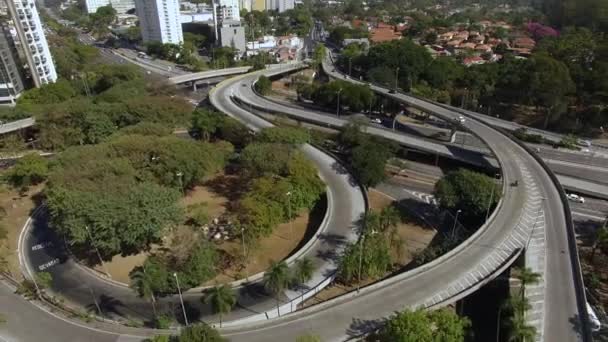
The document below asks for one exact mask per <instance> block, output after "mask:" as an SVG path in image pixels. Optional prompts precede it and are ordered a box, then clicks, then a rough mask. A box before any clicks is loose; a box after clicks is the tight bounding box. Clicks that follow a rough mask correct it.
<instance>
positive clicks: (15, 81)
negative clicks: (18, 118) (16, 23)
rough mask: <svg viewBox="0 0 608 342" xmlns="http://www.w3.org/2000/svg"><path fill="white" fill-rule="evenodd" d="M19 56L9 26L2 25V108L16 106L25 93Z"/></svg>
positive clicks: (0, 68) (0, 53) (0, 60)
mask: <svg viewBox="0 0 608 342" xmlns="http://www.w3.org/2000/svg"><path fill="white" fill-rule="evenodd" d="M23 90H24V88H23V79H22V74H21V68H20V63H19V56H18V54H17V49H16V48H15V42H14V40H13V36H12V34H11V32H10V28H9V27H8V25H6V24H4V23H0V106H2V105H14V104H15V103H16V101H17V98H18V97H19V96H20V95H21V92H23Z"/></svg>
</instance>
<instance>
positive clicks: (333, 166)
mask: <svg viewBox="0 0 608 342" xmlns="http://www.w3.org/2000/svg"><path fill="white" fill-rule="evenodd" d="M239 119H241V120H242V121H244V122H245V123H246V124H247V125H248V126H249V127H250V128H252V129H254V130H259V129H261V128H264V127H268V126H270V124H269V123H268V122H266V121H263V120H259V119H257V117H254V116H253V115H249V117H248V116H247V115H245V114H243V115H241V116H240V117H239ZM302 151H303V152H304V153H305V154H306V155H307V156H308V157H309V158H310V160H311V161H312V162H313V163H314V164H315V166H316V167H317V170H318V172H319V176H320V178H321V179H322V180H323V182H324V183H325V184H326V194H327V202H328V204H327V213H326V215H325V218H324V220H323V223H322V225H321V227H319V232H317V234H315V236H314V237H313V239H312V240H311V241H310V242H309V243H307V244H306V245H305V246H303V247H302V249H301V250H300V251H299V252H297V253H296V254H297V255H299V256H300V257H304V256H306V257H309V258H310V259H311V260H312V261H313V264H314V266H315V269H314V273H313V277H312V279H311V280H310V281H309V282H307V283H306V284H305V285H304V287H305V288H314V287H316V286H317V285H318V284H319V283H321V282H324V281H326V279H327V278H328V276H329V275H331V274H333V273H335V270H336V268H337V258H338V255H339V253H340V251H341V249H342V248H343V247H344V245H345V244H346V243H347V242H351V241H355V240H356V238H357V229H356V228H357V224H358V222H359V219H360V217H361V215H362V214H363V213H364V212H365V210H366V200H365V195H364V193H363V190H362V189H361V188H360V187H359V186H358V185H357V183H356V181H354V180H353V179H352V178H351V176H350V175H349V173H348V172H347V171H346V170H345V169H344V168H343V167H342V166H341V165H340V164H339V163H338V161H336V160H335V159H333V158H332V157H331V156H329V155H327V154H325V153H323V152H321V151H320V150H318V149H316V148H313V147H312V146H309V145H305V146H303V147H302ZM45 215H46V213H45V212H44V211H43V210H41V211H40V212H38V213H37V214H35V215H33V219H32V220H30V221H29V222H28V224H27V226H26V228H25V233H24V234H23V239H22V240H21V244H20V245H21V246H22V247H21V248H20V257H21V261H22V265H24V266H25V273H26V274H28V275H30V277H31V275H32V274H33V272H32V270H36V271H45V272H49V273H51V275H52V278H53V284H52V286H51V290H52V292H54V293H57V294H60V295H61V297H63V298H65V299H66V301H67V302H68V303H70V304H75V305H76V306H78V307H85V308H88V309H89V311H91V312H96V311H98V310H97V308H96V306H97V304H99V306H100V307H101V311H103V313H104V315H107V316H109V317H117V318H119V317H131V318H137V319H143V320H150V319H152V318H153V312H152V310H151V304H150V302H149V301H148V300H145V299H142V298H139V297H138V296H137V295H136V294H135V292H134V291H133V290H132V289H130V288H128V287H126V286H124V285H121V284H118V283H115V282H112V281H110V280H107V279H103V278H101V277H100V276H99V275H97V274H95V273H93V272H91V271H90V270H88V269H86V268H84V267H83V266H81V265H79V264H78V263H76V262H75V261H74V260H73V258H71V256H70V255H69V253H68V251H67V250H66V249H65V248H64V247H63V246H64V244H63V242H62V241H60V240H59V239H58V237H57V236H56V235H55V234H54V233H53V231H52V230H51V229H49V228H48V227H47V226H46V221H47V220H46V218H45ZM296 254H294V256H292V257H290V258H289V260H292V259H294V257H295V255H296ZM256 276H257V277H256ZM256 276H254V277H250V278H249V280H250V282H248V283H245V284H244V285H242V286H239V287H238V289H237V290H238V291H237V293H238V296H239V297H238V303H237V304H238V305H237V306H236V307H235V308H234V310H233V311H232V312H231V314H230V315H225V317H224V320H225V321H237V322H238V321H241V322H242V321H252V320H256V319H265V318H266V317H273V316H274V315H276V313H277V310H276V301H275V298H274V296H270V295H268V294H266V292H265V291H264V289H263V286H262V284H261V275H260V274H258V275H256ZM201 298H202V294H201V293H200V291H196V290H195V289H192V290H191V291H188V292H186V293H184V300H185V302H186V306H187V307H188V308H189V311H190V312H191V313H190V314H189V316H190V320H195V319H199V318H203V319H204V320H206V321H210V320H211V321H215V320H216V319H217V317H216V316H215V315H214V314H213V313H212V311H211V308H210V306H209V305H207V304H203V303H202V302H201ZM299 298H300V292H299V290H298V291H290V290H286V291H284V293H282V294H281V295H280V300H281V301H282V302H283V303H286V302H290V301H292V300H294V299H295V300H297V299H299ZM295 304H297V303H295ZM295 304H294V306H293V307H294V308H295ZM157 305H158V306H159V308H160V309H159V310H160V311H161V312H162V311H163V310H171V311H173V310H174V307H179V298H178V297H177V296H169V297H162V298H158V304H157ZM163 308H164V309H163ZM289 311H291V305H290V306H289V307H287V306H285V307H284V308H281V313H282V314H283V313H286V312H289ZM180 312H181V311H180ZM176 317H181V313H179V315H176Z"/></svg>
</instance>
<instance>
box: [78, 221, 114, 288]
mask: <svg viewBox="0 0 608 342" xmlns="http://www.w3.org/2000/svg"><path fill="white" fill-rule="evenodd" d="M84 229H85V230H86V231H87V233H88V234H89V238H90V239H91V244H92V245H93V248H95V252H96V253H97V257H98V258H99V262H100V263H101V267H103V270H104V272H105V273H106V275H107V276H108V278H110V279H112V276H111V275H110V272H108V269H107V267H106V264H105V263H104V262H103V259H102V258H101V253H99V248H97V246H96V245H95V240H93V234H92V233H91V230H90V229H89V226H84Z"/></svg>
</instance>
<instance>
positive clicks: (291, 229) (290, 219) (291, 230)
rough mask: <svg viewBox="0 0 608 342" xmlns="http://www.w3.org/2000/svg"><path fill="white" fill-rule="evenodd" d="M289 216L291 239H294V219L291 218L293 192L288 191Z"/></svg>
mask: <svg viewBox="0 0 608 342" xmlns="http://www.w3.org/2000/svg"><path fill="white" fill-rule="evenodd" d="M285 195H287V203H288V204H287V215H288V216H289V230H290V232H289V239H290V240H291V239H293V219H292V217H291V191H287V193H286V194H285Z"/></svg>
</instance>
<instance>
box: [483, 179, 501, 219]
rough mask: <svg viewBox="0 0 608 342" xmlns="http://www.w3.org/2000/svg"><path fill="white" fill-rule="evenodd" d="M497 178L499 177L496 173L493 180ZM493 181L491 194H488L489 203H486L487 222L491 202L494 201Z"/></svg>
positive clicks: (494, 184)
mask: <svg viewBox="0 0 608 342" xmlns="http://www.w3.org/2000/svg"><path fill="white" fill-rule="evenodd" d="M499 177H500V175H499V174H498V173H497V174H495V175H494V179H496V178H499ZM494 179H492V192H491V193H490V201H489V202H488V209H487V210H486V221H487V220H488V216H490V207H491V206H492V200H493V199H494V188H496V183H495V182H494Z"/></svg>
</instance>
